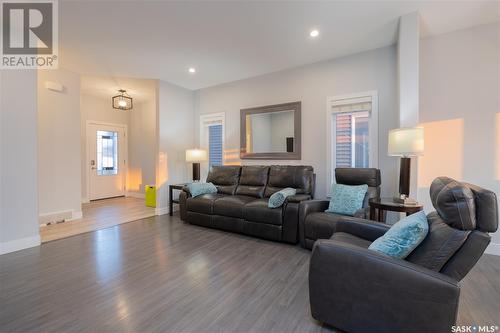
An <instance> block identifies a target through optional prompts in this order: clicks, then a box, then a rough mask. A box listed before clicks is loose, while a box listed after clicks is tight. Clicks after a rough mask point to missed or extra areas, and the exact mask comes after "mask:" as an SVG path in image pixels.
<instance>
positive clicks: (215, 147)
mask: <svg viewBox="0 0 500 333" xmlns="http://www.w3.org/2000/svg"><path fill="white" fill-rule="evenodd" d="M222 153H223V152H222V125H221V124H216V125H209V126H208V165H209V166H210V167H211V166H212V165H222Z"/></svg>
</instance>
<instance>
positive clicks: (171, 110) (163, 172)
mask: <svg viewBox="0 0 500 333" xmlns="http://www.w3.org/2000/svg"><path fill="white" fill-rule="evenodd" d="M157 96H158V157H157V161H158V169H157V171H156V174H157V182H156V185H157V204H156V207H157V214H165V213H167V212H168V211H167V206H168V185H169V184H176V183H180V182H186V181H189V180H191V179H192V175H191V173H190V171H189V170H190V165H188V164H187V163H186V155H185V151H186V149H189V148H193V146H194V142H193V138H194V133H193V131H194V123H195V118H194V93H193V91H191V90H188V89H184V88H181V87H178V86H175V85H173V84H170V83H167V82H164V81H159V83H158V94H157ZM196 122H199V119H198V118H197V121H196Z"/></svg>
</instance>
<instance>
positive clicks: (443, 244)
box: [309, 177, 498, 333]
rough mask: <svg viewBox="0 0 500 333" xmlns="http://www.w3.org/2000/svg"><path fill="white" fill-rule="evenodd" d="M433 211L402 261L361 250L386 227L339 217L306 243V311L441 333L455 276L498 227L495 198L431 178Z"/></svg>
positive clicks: (369, 326)
mask: <svg viewBox="0 0 500 333" xmlns="http://www.w3.org/2000/svg"><path fill="white" fill-rule="evenodd" d="M430 196H431V199H432V204H433V206H434V208H435V209H436V211H434V212H431V213H430V214H428V215H427V219H428V222H429V233H428V235H427V236H426V238H425V239H424V241H423V242H422V243H421V244H420V245H419V246H418V247H417V248H416V249H415V250H414V251H413V252H412V253H411V254H410V255H409V256H408V257H407V258H406V259H405V260H400V259H394V258H392V257H388V256H385V255H383V254H380V253H378V252H374V251H371V250H368V246H369V245H370V244H371V243H372V242H373V241H374V240H375V239H377V238H378V237H380V236H382V235H383V234H384V233H385V232H386V231H387V230H388V229H389V226H387V225H385V224H382V223H377V222H373V221H367V220H362V219H358V220H357V221H355V220H350V221H346V220H340V221H339V222H338V223H337V226H336V231H335V233H334V234H333V236H332V237H331V238H330V239H321V240H318V241H317V242H316V243H315V244H314V248H313V252H312V257H311V262H310V268H309V293H310V295H309V296H310V303H311V314H312V316H313V317H314V318H316V319H317V320H319V321H321V322H324V323H326V324H328V325H331V326H333V327H335V328H337V329H340V330H343V331H346V332H350V333H356V332H367V331H369V332H406V333H412V332H415V333H417V332H418V333H421V332H431V333H432V332H449V331H450V329H451V326H452V325H454V324H455V322H456V317H457V310H458V303H459V295H460V285H459V281H460V280H462V279H463V278H464V277H465V275H466V274H467V273H468V272H469V271H470V270H471V269H472V267H473V266H474V265H475V264H476V262H477V261H478V260H479V258H480V257H481V255H482V254H483V252H484V251H485V249H486V247H487V246H488V244H489V242H490V236H489V234H488V233H490V232H495V231H496V230H497V228H498V207H497V197H496V195H495V193H494V192H491V191H489V190H486V189H483V188H480V187H478V186H475V185H471V184H466V183H460V182H457V181H455V180H453V179H451V178H447V177H439V178H437V179H435V180H434V182H433V183H432V185H431V188H430Z"/></svg>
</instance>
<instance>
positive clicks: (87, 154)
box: [82, 120, 128, 200]
mask: <svg viewBox="0 0 500 333" xmlns="http://www.w3.org/2000/svg"><path fill="white" fill-rule="evenodd" d="M90 125H104V126H114V127H120V128H123V133H124V134H125V147H124V153H123V154H124V155H125V156H124V158H125V170H124V172H123V184H125V189H124V191H123V193H125V194H126V193H127V190H128V188H127V180H128V134H127V129H128V127H127V125H126V124H118V123H107V122H103V121H97V120H87V123H86V125H85V175H86V183H87V184H86V187H87V198H90V172H89V171H90V170H89V167H88V166H89V165H90V160H91V158H90V147H89V127H90ZM87 198H85V200H88V199H87ZM82 200H83V199H82Z"/></svg>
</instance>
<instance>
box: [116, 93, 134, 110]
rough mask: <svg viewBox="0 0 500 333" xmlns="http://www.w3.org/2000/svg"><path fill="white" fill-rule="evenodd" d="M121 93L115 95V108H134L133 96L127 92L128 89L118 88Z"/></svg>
mask: <svg viewBox="0 0 500 333" xmlns="http://www.w3.org/2000/svg"><path fill="white" fill-rule="evenodd" d="M118 92H119V94H118V95H116V96H113V109H118V110H131V109H132V97H130V96H129V94H127V91H126V90H123V89H120V90H118Z"/></svg>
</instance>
